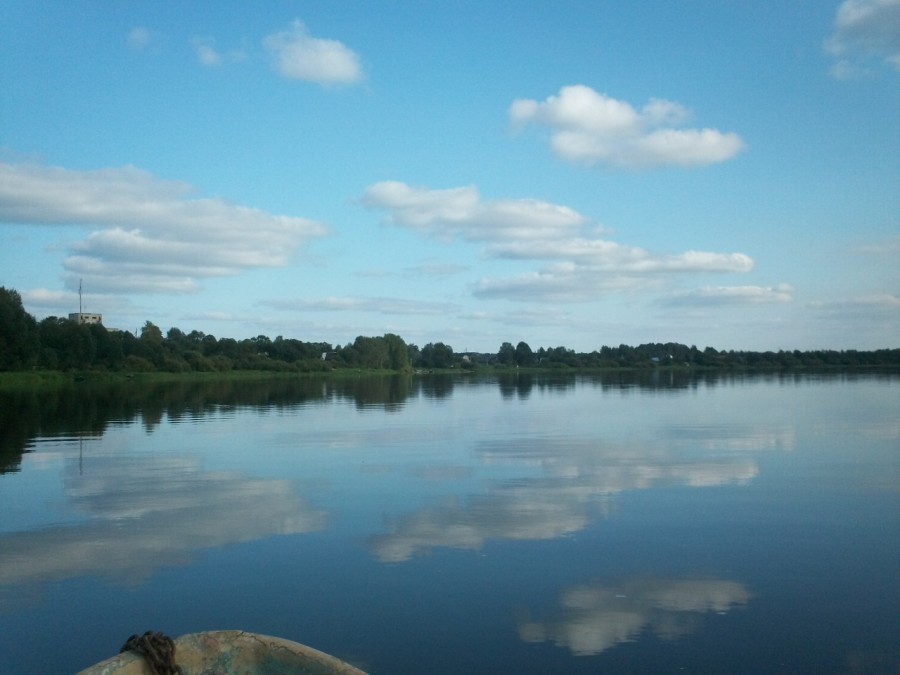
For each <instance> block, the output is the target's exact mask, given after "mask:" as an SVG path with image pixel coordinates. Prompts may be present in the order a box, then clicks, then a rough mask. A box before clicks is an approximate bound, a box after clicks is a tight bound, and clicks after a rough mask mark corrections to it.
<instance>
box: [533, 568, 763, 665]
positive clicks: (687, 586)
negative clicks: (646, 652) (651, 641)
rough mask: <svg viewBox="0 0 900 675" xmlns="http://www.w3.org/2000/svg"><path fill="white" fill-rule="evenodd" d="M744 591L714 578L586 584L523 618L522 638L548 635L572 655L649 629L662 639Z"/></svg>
mask: <svg viewBox="0 0 900 675" xmlns="http://www.w3.org/2000/svg"><path fill="white" fill-rule="evenodd" d="M751 597H752V596H751V593H750V591H749V590H748V589H747V588H746V587H745V586H744V585H743V584H740V583H738V582H735V581H726V580H720V579H686V580H656V579H649V580H648V579H642V580H634V581H630V582H627V583H625V584H623V585H621V586H617V587H610V586H603V585H601V584H591V585H584V586H576V587H574V588H570V589H568V590H567V591H565V592H564V593H563V594H562V597H561V598H560V601H559V604H560V608H559V611H558V615H557V616H556V617H555V618H553V619H551V620H549V621H531V620H529V619H524V620H522V621H520V623H519V637H520V638H521V639H522V640H523V641H525V642H545V641H548V640H549V641H552V642H553V643H554V644H556V645H558V646H560V647H566V648H568V649H569V650H571V651H572V653H574V654H575V655H577V656H591V655H595V654H600V653H601V652H604V651H606V650H607V649H611V648H612V647H615V646H616V645H618V644H621V643H623V642H631V641H634V640H636V639H637V638H638V637H639V636H640V635H641V634H642V633H643V632H644V631H646V630H648V629H649V630H651V631H653V633H654V634H655V635H656V636H657V637H660V638H662V639H664V640H675V639H677V638H680V637H682V636H685V635H688V634H690V633H693V632H694V631H696V630H697V629H698V627H699V623H700V621H699V620H700V617H701V615H703V614H708V613H710V612H716V613H719V614H724V613H727V612H729V611H731V610H732V609H735V608H738V607H742V606H744V605H746V604H747V603H748V602H749V601H750V599H751Z"/></svg>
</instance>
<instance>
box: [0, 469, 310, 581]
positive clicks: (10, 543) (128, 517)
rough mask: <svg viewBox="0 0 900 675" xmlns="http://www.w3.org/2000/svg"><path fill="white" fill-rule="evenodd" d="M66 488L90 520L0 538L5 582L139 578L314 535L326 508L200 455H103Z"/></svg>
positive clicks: (285, 486) (0, 576)
mask: <svg viewBox="0 0 900 675" xmlns="http://www.w3.org/2000/svg"><path fill="white" fill-rule="evenodd" d="M65 482H66V494H67V496H68V497H69V498H70V500H71V501H72V503H73V506H74V508H75V509H76V510H78V511H81V512H82V513H84V514H86V515H87V516H88V517H89V518H88V520H86V521H83V522H80V523H75V524H66V525H57V526H53V527H47V528H44V529H41V530H36V531H29V532H13V533H8V534H3V535H0V585H21V584H29V583H38V582H48V581H57V580H62V579H69V578H73V577H78V576H84V575H100V576H104V577H108V578H114V579H118V580H121V581H124V582H129V583H134V582H138V581H140V580H141V579H143V578H145V577H147V576H149V575H150V574H152V573H153V572H154V571H155V570H156V569H158V568H159V567H163V566H167V565H182V564H186V563H187V562H189V560H190V557H191V555H190V554H191V552H192V551H197V550H201V549H206V548H213V547H218V546H224V545H227V544H234V543H240V542H247V541H253V540H256V539H262V538H264V537H267V536H271V535H277V534H297V533H302V532H312V531H316V530H321V529H323V528H324V527H325V524H326V521H327V513H326V512H324V511H321V510H318V509H315V508H313V507H312V506H310V505H309V504H308V503H307V502H305V501H304V500H303V499H301V498H300V497H298V496H297V495H296V494H295V493H294V491H293V489H292V487H291V485H290V483H289V482H288V481H286V480H272V479H254V478H248V477H247V476H245V475H242V474H239V473H234V472H211V471H203V470H202V469H201V468H200V466H199V462H197V461H195V460H193V459H175V458H152V459H151V458H143V459H136V460H135V459H128V460H124V459H122V458H117V457H109V458H104V461H103V463H102V464H98V465H97V468H96V469H92V471H91V472H90V473H88V474H86V475H84V476H80V475H78V473H77V472H76V471H74V470H73V471H71V472H70V473H69V475H68V476H67V477H66V480H65Z"/></svg>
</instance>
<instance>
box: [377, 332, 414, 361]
mask: <svg viewBox="0 0 900 675" xmlns="http://www.w3.org/2000/svg"><path fill="white" fill-rule="evenodd" d="M383 339H384V342H385V345H386V346H387V352H388V367H389V368H390V369H391V370H409V367H410V360H409V348H408V347H407V346H406V342H404V340H403V338H401V337H400V336H399V335H394V334H393V333H387V334H385V336H384V338H383Z"/></svg>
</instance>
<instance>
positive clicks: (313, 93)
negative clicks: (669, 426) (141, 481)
mask: <svg viewBox="0 0 900 675" xmlns="http://www.w3.org/2000/svg"><path fill="white" fill-rule="evenodd" d="M898 113H900V0H847V1H845V2H828V1H825V0H816V1H812V0H796V1H793V2H783V1H772V2H769V1H768V0H754V1H753V2H749V1H748V2H728V3H725V2H721V1H720V0H709V1H705V0H696V1H690V2H687V1H686V2H671V0H659V1H649V0H648V1H646V2H640V3H634V2H624V1H623V2H613V1H608V2H605V1H600V0H592V1H590V2H574V1H573V2H559V3H557V2H553V3H550V2H541V3H538V2H520V3H513V4H511V3H499V2H454V3H421V2H365V3H363V2H358V3H349V2H348V3H334V2H271V3H258V4H257V3H254V4H244V3H236V2H194V3H175V2H162V3H160V2H90V1H85V2H78V3H72V2H41V3H34V2H19V1H16V0H10V1H7V2H5V3H3V5H2V7H0V285H3V286H6V287H8V288H15V289H16V290H18V291H19V292H20V293H21V294H22V297H23V300H24V303H25V307H26V309H27V310H28V311H29V312H31V313H32V314H34V315H35V316H36V317H37V318H39V319H40V318H43V317H46V316H51V315H57V316H65V315H66V314H68V313H69V312H70V311H76V310H77V308H78V287H79V283H82V284H83V289H84V290H83V307H84V310H85V311H91V312H100V313H102V314H103V317H104V323H105V324H106V325H107V326H108V327H115V328H121V329H127V330H135V329H137V328H138V327H140V326H142V325H143V323H144V322H145V321H147V320H149V321H152V322H153V323H155V324H157V325H159V326H160V327H161V328H162V329H163V331H166V330H168V329H169V328H170V327H173V326H174V327H178V328H180V329H182V330H184V331H186V332H187V331H190V330H200V331H203V332H205V333H208V334H212V335H215V336H217V337H236V338H242V337H252V336H256V335H268V336H269V337H272V338H274V337H276V336H278V335H283V336H284V337H293V338H298V339H301V340H306V341H325V342H330V343H332V344H345V343H347V342H350V341H352V340H353V339H354V338H355V337H356V336H357V335H382V334H384V333H387V332H393V333H397V334H399V335H401V336H402V337H403V338H405V339H406V340H407V341H408V342H413V343H416V344H418V345H420V346H422V345H424V344H427V343H429V342H437V341H443V342H445V343H447V344H450V345H452V346H453V347H454V349H455V350H457V351H463V350H479V351H496V350H497V349H498V347H499V345H500V344H501V343H502V342H505V341H509V342H512V343H513V344H515V343H517V342H518V341H519V340H524V341H526V342H528V343H529V345H531V347H532V348H534V349H537V348H538V347H541V346H545V347H551V346H558V345H564V346H567V347H571V348H574V349H576V350H578V351H590V350H593V349H597V348H599V347H600V346H602V345H604V344H608V345H618V344H620V343H626V344H639V343H642V342H658V341H662V342H665V341H677V342H683V343H686V344H696V345H697V346H698V347H700V348H703V347H705V346H707V345H708V346H713V347H716V348H719V349H816V348H834V349H848V348H857V349H873V348H881V347H896V346H898V336H900V264H898V263H900V122H898V120H900V115H898Z"/></svg>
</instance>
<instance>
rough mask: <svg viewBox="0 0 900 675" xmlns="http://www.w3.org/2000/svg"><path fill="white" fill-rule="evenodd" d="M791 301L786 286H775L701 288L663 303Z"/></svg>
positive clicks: (788, 288) (704, 304)
mask: <svg viewBox="0 0 900 675" xmlns="http://www.w3.org/2000/svg"><path fill="white" fill-rule="evenodd" d="M792 300H793V289H792V288H791V287H790V286H789V285H788V284H779V285H777V286H703V287H702V288H695V289H693V290H691V291H687V292H685V293H681V294H678V295H674V296H672V297H671V298H669V299H668V300H666V301H664V302H665V303H668V304H675V305H701V306H706V305H746V304H751V305H752V304H768V303H783V302H791V301H792Z"/></svg>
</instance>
